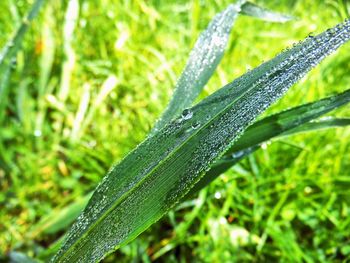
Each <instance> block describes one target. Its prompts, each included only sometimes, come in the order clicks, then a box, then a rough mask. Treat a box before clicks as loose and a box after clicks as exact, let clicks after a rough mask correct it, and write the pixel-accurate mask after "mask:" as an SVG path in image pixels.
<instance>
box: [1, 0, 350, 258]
mask: <svg viewBox="0 0 350 263" xmlns="http://www.w3.org/2000/svg"><path fill="white" fill-rule="evenodd" d="M15 2H16V3H17V4H16V6H18V13H19V14H20V15H23V14H24V13H25V11H26V10H27V9H28V7H29V5H28V4H27V3H26V1H3V2H1V3H0V7H1V8H2V10H4V12H3V13H2V14H1V15H0V27H1V28H4V30H3V31H2V34H1V36H0V46H3V44H4V43H5V41H6V40H7V39H8V38H9V37H10V35H11V33H12V32H13V29H14V28H16V26H17V22H18V21H19V20H18V19H16V17H15V16H13V12H14V11H9V10H11V8H12V9H14V6H15V4H14V3H15ZM198 2H199V1H193V2H185V1H183V2H182V3H178V2H177V3H171V2H169V3H162V4H159V5H157V1H154V2H149V1H138V2H137V1H130V2H128V1H124V2H122V3H119V2H117V1H108V0H104V1H98V2H94V3H93V2H85V3H83V4H82V5H81V6H80V15H79V21H78V23H77V27H76V28H75V31H74V39H73V40H72V48H73V52H74V54H75V56H76V61H75V65H74V68H73V69H72V71H71V79H70V90H69V95H68V97H67V99H66V100H64V102H62V101H60V99H59V89H60V88H59V87H60V83H61V79H62V74H63V73H62V69H63V66H62V65H63V62H64V51H63V44H64V43H63V38H62V30H63V29H62V28H63V27H62V24H63V21H64V12H65V10H66V5H65V4H61V3H60V2H59V1H57V2H55V3H53V4H50V7H48V6H47V7H46V8H44V9H43V10H42V12H41V16H40V18H39V19H38V20H37V21H36V22H35V23H34V24H33V27H32V29H31V30H30V34H29V35H28V36H27V37H26V42H25V45H24V52H20V54H19V56H18V62H17V67H16V69H15V74H14V76H13V78H12V81H11V85H10V87H11V96H10V101H9V107H8V111H7V113H8V114H7V118H6V119H4V120H2V124H1V134H0V138H1V139H0V140H1V142H0V143H1V145H2V148H1V150H0V187H1V189H2V191H1V193H0V204H1V205H2V206H3V207H4V208H2V209H1V210H0V217H1V223H0V251H1V252H6V251H8V250H10V249H13V248H14V246H15V244H18V243H20V244H21V242H25V243H24V244H22V245H20V246H22V247H23V248H28V250H29V251H33V246H32V244H31V242H30V241H29V240H26V238H25V237H26V235H27V233H28V232H29V230H30V229H31V227H32V226H33V225H35V223H36V222H37V221H38V220H39V219H40V218H41V217H42V216H44V215H46V214H48V213H50V212H51V211H52V209H54V208H55V207H57V206H63V205H65V204H68V203H70V202H71V201H72V200H74V199H75V198H76V197H77V196H81V195H82V194H83V193H87V192H89V191H91V190H92V189H93V188H94V186H95V185H96V184H97V183H98V182H99V181H100V179H101V177H102V176H103V175H104V173H105V171H106V170H107V169H108V168H109V167H110V165H111V164H112V163H113V162H115V161H116V160H119V159H120V158H121V157H123V156H124V155H125V154H126V153H127V152H128V151H129V150H131V149H132V148H133V147H134V146H135V145H136V144H137V143H139V142H140V141H141V140H142V139H143V138H144V136H145V135H146V133H147V132H148V131H149V129H150V128H151V126H152V125H153V123H154V121H155V120H156V118H157V116H158V115H159V114H160V112H161V111H162V110H163V108H164V107H165V105H166V103H167V100H168V99H169V97H170V95H171V91H172V87H173V86H174V84H175V80H176V77H177V76H178V75H179V74H180V72H181V69H182V68H183V66H184V64H185V62H186V59H187V55H188V52H189V51H190V49H191V44H193V42H194V40H195V39H196V37H197V36H198V34H199V32H200V30H202V29H203V28H204V27H205V26H206V24H207V22H208V21H209V20H210V18H211V17H212V16H213V15H214V13H216V12H218V11H219V10H220V9H222V8H223V7H224V6H226V5H227V4H228V3H229V1H206V2H205V3H203V4H202V5H199V4H198ZM259 2H260V3H262V4H263V5H264V6H267V7H269V8H271V9H274V10H278V11H282V12H287V13H291V14H292V15H294V16H296V17H298V20H296V21H293V22H291V23H288V24H282V25H281V24H270V23H264V22H261V21H258V20H254V19H251V18H246V17H240V18H239V19H238V21H237V24H236V26H235V28H234V32H233V34H232V36H231V42H230V46H229V48H228V51H227V53H226V55H225V57H224V59H223V61H222V63H221V64H220V66H219V68H218V71H217V73H216V74H215V75H214V77H213V78H212V79H211V80H210V82H209V84H208V86H207V88H206V90H205V92H204V94H203V97H204V96H206V95H207V94H209V93H211V92H213V91H214V90H216V89H217V88H219V87H221V86H222V85H224V84H226V83H227V82H228V81H231V80H233V79H234V78H236V77H237V76H239V75H241V74H242V73H244V72H245V71H246V70H247V69H250V68H254V67H256V66H257V65H259V64H260V63H261V62H262V61H263V60H267V59H270V58H272V57H273V56H274V55H275V54H277V53H278V52H280V51H281V49H282V48H284V47H285V46H287V45H292V44H293V43H294V42H295V41H297V40H298V39H302V38H304V37H305V36H307V35H308V34H309V33H310V32H321V31H322V30H324V29H326V28H328V27H330V26H333V25H334V24H336V23H338V22H340V21H342V20H343V19H344V18H345V17H344V15H345V14H344V11H343V8H342V6H341V5H340V4H338V3H337V1H329V2H327V4H325V3H323V2H324V1H319V3H316V2H315V1H311V0H310V1H297V2H296V4H295V5H294V7H292V6H291V5H290V4H289V2H292V1H259ZM265 2H266V3H265ZM330 3H332V4H330ZM11 6H12V7H11ZM50 8H51V9H52V10H50ZM50 12H51V13H50ZM50 14H51V15H50ZM52 14H54V15H52ZM8 17H14V19H13V22H12V20H11V19H8ZM50 20H52V21H50ZM48 23H50V24H51V25H52V26H50V27H49V28H50V30H52V32H51V34H52V36H53V42H54V43H53V45H54V47H55V54H54V61H53V64H52V70H50V71H49V72H47V66H48V65H47V63H49V60H47V59H43V58H42V56H44V55H45V54H48V53H49V51H50V50H49V49H51V48H52V47H49V46H45V45H43V43H45V41H43V40H44V39H42V38H41V35H42V34H43V32H44V30H45V28H46V26H47V24H48ZM348 54H349V46H346V47H344V48H343V49H342V50H341V51H340V52H339V53H338V54H337V56H333V57H331V58H329V59H327V60H326V61H325V62H324V63H322V64H321V66H319V67H317V68H316V69H315V70H313V72H312V73H311V74H309V75H308V77H307V79H305V80H304V81H302V82H301V83H299V84H298V87H297V88H294V89H293V90H291V91H290V92H289V93H288V94H287V96H286V97H285V98H284V99H283V100H282V101H281V102H280V103H278V104H277V105H275V106H274V107H273V108H272V109H271V110H270V112H275V111H277V110H279V109H282V108H286V107H291V106H294V105H297V104H300V103H305V102H308V101H312V100H315V99H318V98H321V97H324V96H326V95H330V94H332V93H334V92H336V91H341V90H344V89H345V88H348V83H349V77H350V75H349V74H348V71H349V55H348ZM46 74H47V78H48V80H47V82H45V81H43V80H42V79H45V76H46ZM114 77H115V78H116V79H117V81H116V84H115V87H110V88H108V87H107V88H106V89H107V90H108V95H106V96H105V97H103V100H102V102H101V103H100V104H99V105H98V106H96V100H97V98H98V96H99V94H101V92H102V87H103V84H104V83H105V82H106V81H107V80H108V79H110V78H114ZM40 81H43V82H41V83H40ZM43 83H44V84H43ZM40 85H43V86H44V90H45V92H44V94H41V95H40V96H39V94H38V89H39V87H40ZM87 94H89V95H87ZM100 96H101V95H100ZM39 98H40V99H39ZM87 98H88V99H87ZM84 100H85V101H84ZM87 100H88V102H86V101H87ZM85 104H87V109H86V111H85V114H79V113H82V111H83V110H82V107H84V105H85ZM346 111H347V109H346V108H345V109H342V110H341V111H338V113H342V114H341V115H342V116H344V115H347V112H346ZM90 112H92V113H91V114H92V115H91V116H92V117H90V119H88V118H87V116H89V113H90ZM79 116H83V117H82V120H81V118H80V117H79ZM40 118H42V124H40V127H41V128H40V129H38V127H37V125H38V119H39V121H40ZM79 120H81V122H80V121H79ZM77 125H78V126H77ZM84 125H85V126H84ZM77 127H80V129H78V128H77ZM82 128H83V129H82ZM77 129H78V130H79V132H78V133H77V132H76V131H77ZM35 135H40V136H35ZM349 139H350V131H349V129H337V130H328V131H324V132H318V133H313V134H302V135H297V136H294V137H290V138H288V139H284V140H283V141H280V142H276V143H273V144H271V145H269V144H268V145H266V147H264V149H262V150H260V151H258V152H257V153H256V154H254V155H252V156H250V157H249V159H247V160H245V161H243V162H242V163H241V164H240V165H237V166H236V167H235V168H234V169H233V170H232V171H229V172H228V173H226V174H225V175H223V176H221V177H220V178H219V179H218V180H217V181H215V182H214V183H213V184H212V185H210V186H209V187H208V188H207V189H205V190H203V192H202V193H201V194H200V195H199V198H198V199H196V201H195V202H192V203H191V202H190V201H189V202H188V203H187V205H188V207H187V208H186V207H185V208H183V209H180V210H179V211H177V212H175V213H171V214H170V216H169V218H165V219H164V220H163V221H162V224H158V225H157V226H154V227H152V228H151V229H150V230H149V231H147V232H146V234H144V235H142V236H141V237H140V238H139V239H138V240H137V241H136V242H134V243H133V244H131V245H129V246H127V247H125V248H123V249H122V250H121V251H119V252H117V253H118V256H121V255H123V258H124V259H125V261H126V262H128V261H130V258H131V257H140V258H148V255H149V257H150V258H156V257H160V256H164V261H171V260H175V258H176V257H177V258H178V259H179V258H181V259H182V260H185V259H186V258H188V257H189V258H192V257H196V258H198V259H201V260H206V261H208V262H215V261H218V262H225V261H229V260H230V259H234V258H237V259H241V260H242V259H246V260H249V259H260V260H267V261H268V260H269V259H270V260H271V259H275V258H278V257H283V258H284V259H290V258H294V259H295V260H296V261H298V260H300V261H301V260H302V259H303V260H305V261H306V260H307V259H308V258H310V259H311V258H312V259H317V261H322V260H326V259H328V260H330V259H331V258H332V257H339V258H341V257H348V256H349V253H350V251H349V250H350V249H349V239H348V238H349V233H348V229H349V227H350V226H349V225H350V220H349V213H350V211H349V209H350V208H349V206H350V204H349V201H348V200H349V198H350V196H349V194H348V192H347V190H348V186H349V184H350V182H349V178H348V174H349V173H348V171H349V168H350V159H349V154H348V152H349ZM91 149H94V151H91ZM184 211H186V213H183V212H184ZM189 211H190V212H189ZM1 224H2V225H3V226H1ZM242 228H244V229H245V230H243V229H242ZM172 229H175V230H174V231H172ZM245 231H247V232H248V233H249V235H250V236H251V237H252V242H251V243H249V242H248V243H247V244H244V242H243V243H242V244H241V243H240V242H238V241H237V240H238V239H237V238H235V237H236V236H237V235H239V234H241V235H243V236H244V235H246V232H245ZM232 236H233V237H232ZM57 237H58V236H57V235H53V236H50V235H47V236H42V237H37V239H36V240H35V241H37V242H38V243H39V244H40V245H42V246H43V247H47V246H48V245H50V244H51V242H53V241H54V240H55V239H56V238H57ZM228 240H230V241H229V242H228ZM237 242H238V243H237ZM24 250H25V249H24ZM168 251H169V252H170V253H168V254H166V252H168ZM146 252H147V253H146ZM164 253H165V254H164ZM112 257H113V256H112ZM110 260H111V261H113V259H110ZM106 262H108V259H106Z"/></svg>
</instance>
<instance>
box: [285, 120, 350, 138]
mask: <svg viewBox="0 0 350 263" xmlns="http://www.w3.org/2000/svg"><path fill="white" fill-rule="evenodd" d="M349 125H350V118H334V117H329V118H326V119H323V120H319V121H314V122H309V123H305V124H304V125H301V126H300V127H297V128H294V129H291V130H290V131H287V132H284V133H282V135H281V136H290V135H294V134H297V133H302V132H312V131H318V130H323V129H329V128H339V127H347V126H349Z"/></svg>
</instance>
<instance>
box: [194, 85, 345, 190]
mask: <svg viewBox="0 0 350 263" xmlns="http://www.w3.org/2000/svg"><path fill="white" fill-rule="evenodd" d="M349 102H350V90H346V91H345V92H342V93H340V94H337V95H333V96H330V97H328V98H325V99H322V100H318V101H315V102H311V103H307V104H304V105H301V106H298V107H295V108H292V109H289V110H286V111H283V112H280V113H278V114H275V115H272V116H268V117H266V118H264V119H262V120H260V121H258V122H256V123H254V124H253V125H251V126H250V127H249V128H248V129H247V130H246V131H245V132H244V133H243V135H242V136H241V137H240V138H239V139H238V140H237V141H236V142H235V143H234V144H233V145H232V147H231V148H230V149H229V150H228V151H227V152H226V153H225V155H224V156H223V157H222V158H221V159H220V160H218V161H217V162H216V163H214V164H213V165H212V167H211V168H210V170H209V171H208V172H207V173H206V174H205V175H204V176H203V177H202V178H201V179H200V181H198V183H197V184H196V185H195V186H194V187H193V188H192V189H191V191H190V192H189V193H188V196H190V195H192V194H194V193H196V192H198V191H199V190H200V189H202V188H203V187H205V186H207V185H208V184H209V183H211V182H212V181H213V180H215V179H216V178H217V177H218V176H219V175H220V174H222V173H224V172H225V171H226V170H228V169H229V168H231V167H232V166H233V165H235V164H236V163H238V162H239V161H240V160H242V159H243V158H245V157H246V156H248V155H249V154H251V153H252V152H254V151H255V150H257V149H259V147H260V145H261V144H262V143H264V142H266V141H269V140H271V139H274V138H279V137H283V136H290V135H293V134H296V133H300V132H308V131H314V130H319V129H326V128H332V127H342V126H347V125H349V119H346V118H340V119H337V118H327V119H323V120H320V121H316V122H310V121H313V120H315V119H317V118H319V117H320V116H322V115H324V114H326V113H328V112H330V111H332V110H334V109H338V108H339V107H341V106H344V105H346V104H348V103H349Z"/></svg>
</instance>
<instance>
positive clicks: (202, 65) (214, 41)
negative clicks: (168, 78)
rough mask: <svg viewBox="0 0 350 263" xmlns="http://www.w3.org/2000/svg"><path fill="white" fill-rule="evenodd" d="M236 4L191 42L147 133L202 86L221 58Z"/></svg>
mask: <svg viewBox="0 0 350 263" xmlns="http://www.w3.org/2000/svg"><path fill="white" fill-rule="evenodd" d="M239 7H240V4H237V5H233V4H231V5H229V6H228V7H227V8H226V9H225V10H224V11H222V12H221V13H219V14H217V15H216V16H215V17H214V18H213V20H212V21H211V22H210V24H209V25H208V27H207V29H206V30H205V31H203V32H202V33H201V34H200V36H199V38H198V40H197V42H196V43H195V45H194V47H193V49H192V51H191V53H190V56H189V59H188V61H187V64H186V66H185V69H184V70H183V72H182V74H181V76H180V78H179V80H178V81H177V83H176V85H175V90H174V94H173V96H172V98H171V101H170V102H169V104H168V106H167V108H166V109H165V111H164V112H163V115H162V116H161V117H160V119H159V120H158V121H157V123H156V124H155V126H154V128H153V130H152V132H151V133H155V132H156V131H158V130H159V129H161V128H163V127H164V126H165V125H166V124H167V123H168V122H170V121H171V120H172V119H173V118H175V117H177V116H179V115H180V114H181V112H182V111H183V110H184V109H185V108H187V107H190V106H191V105H192V103H193V101H194V100H195V99H196V98H197V97H198V95H199V93H200V92H201V91H202V90H203V88H204V86H205V84H206V83H207V82H208V80H209V79H210V77H211V76H212V75H213V73H214V71H215V69H216V67H217V66H218V64H219V62H220V61H221V59H222V57H223V55H224V51H225V48H226V46H227V43H228V39H229V36H230V32H231V29H232V27H233V24H234V22H235V20H236V18H237V16H238V12H239V10H240V9H239Z"/></svg>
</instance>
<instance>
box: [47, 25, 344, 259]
mask: <svg viewBox="0 0 350 263" xmlns="http://www.w3.org/2000/svg"><path fill="white" fill-rule="evenodd" d="M349 31H350V21H346V22H345V23H343V24H340V25H338V26H336V27H334V28H332V29H330V30H328V31H326V32H324V33H322V34H320V35H318V36H316V37H309V38H307V39H306V40H305V41H304V42H301V43H299V44H298V45H296V46H295V47H293V48H291V49H288V50H286V51H284V52H282V53H281V54H280V55H278V56H277V57H275V58H274V59H272V60H271V61H269V62H266V63H263V64H262V65H260V66H259V67H258V68H256V69H254V70H252V71H250V72H248V73H246V74H244V75H243V76H241V77H240V78H238V79H236V80H235V81H233V82H231V83H229V84H228V85H226V86H225V87H223V88H222V89H220V90H218V91H217V92H215V93H214V94H212V95H210V96H209V97H207V98H206V99H204V100H203V101H202V102H200V103H199V104H197V105H196V106H194V107H193V108H191V109H188V110H185V111H184V112H183V113H182V115H181V116H180V117H178V118H177V119H175V120H174V121H172V122H171V123H169V124H167V125H166V126H165V127H164V128H163V129H161V130H160V131H159V132H157V133H155V134H154V135H153V136H151V137H148V138H147V139H146V140H145V141H144V142H143V143H141V144H140V145H139V146H138V147H137V148H136V149H135V150H133V151H132V152H131V153H130V154H128V155H127V156H126V157H125V158H124V159H123V160H122V161H121V162H120V163H119V164H118V165H116V166H114V167H112V168H111V170H110V171H109V173H108V174H107V175H106V176H105V177H104V179H103V180H102V182H101V183H100V184H99V186H98V187H97V188H96V190H95V192H94V194H93V196H92V197H91V199H90V201H89V203H88V205H87V207H86V208H85V210H84V211H83V213H82V214H81V215H80V216H79V218H78V219H77V221H76V222H75V224H74V225H73V226H72V228H71V229H70V231H69V232H68V233H67V238H66V240H65V241H64V243H63V245H62V247H61V249H60V250H59V251H58V253H57V254H56V255H55V256H54V257H53V259H52V262H96V261H98V260H100V259H102V258H103V257H105V256H106V255H107V254H109V253H111V252H112V251H114V250H115V249H117V248H119V247H120V246H122V245H125V244H126V243H128V242H130V241H131V240H133V239H134V238H135V237H136V236H138V235H139V234H140V233H142V232H143V231H144V230H146V229H147V228H148V227H149V226H150V225H152V224H153V223H154V222H156V221H157V220H159V219H160V218H161V217H162V216H163V215H164V214H165V213H167V212H168V211H169V210H170V209H171V208H173V207H174V206H175V205H176V204H177V203H178V202H179V201H180V200H181V199H182V197H183V196H184V195H185V194H186V193H187V192H188V191H189V190H190V189H191V188H192V187H193V186H194V185H195V183H196V182H198V180H199V179H200V178H201V177H202V176H203V175H204V172H205V171H206V170H207V169H209V167H210V165H211V164H212V163H213V162H214V161H216V160H217V159H218V158H220V157H221V156H222V154H223V153H224V152H225V150H226V149H228V148H229V147H230V145H232V143H233V142H234V141H235V140H237V139H238V138H239V136H240V135H241V134H242V132H243V131H244V130H245V129H246V128H247V127H248V126H249V125H250V124H251V123H252V122H253V121H254V120H255V119H256V118H257V117H258V116H259V115H260V114H261V113H263V112H264V111H265V110H266V109H267V108H268V107H269V106H270V105H271V104H272V103H274V102H275V101H276V100H278V99H279V98H280V97H282V96H283V95H284V93H285V92H286V91H287V90H288V89H289V88H290V87H291V86H292V85H293V84H294V83H295V82H297V81H298V80H299V79H301V78H302V77H304V76H305V74H306V73H307V72H308V71H310V70H311V69H312V68H313V67H314V66H316V65H317V64H318V63H320V62H321V61H322V60H323V59H324V58H325V57H327V56H328V55H330V54H331V53H332V52H334V51H335V50H337V49H338V48H339V47H340V46H341V45H343V44H344V43H345V42H347V41H348V40H349V38H350V33H349Z"/></svg>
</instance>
